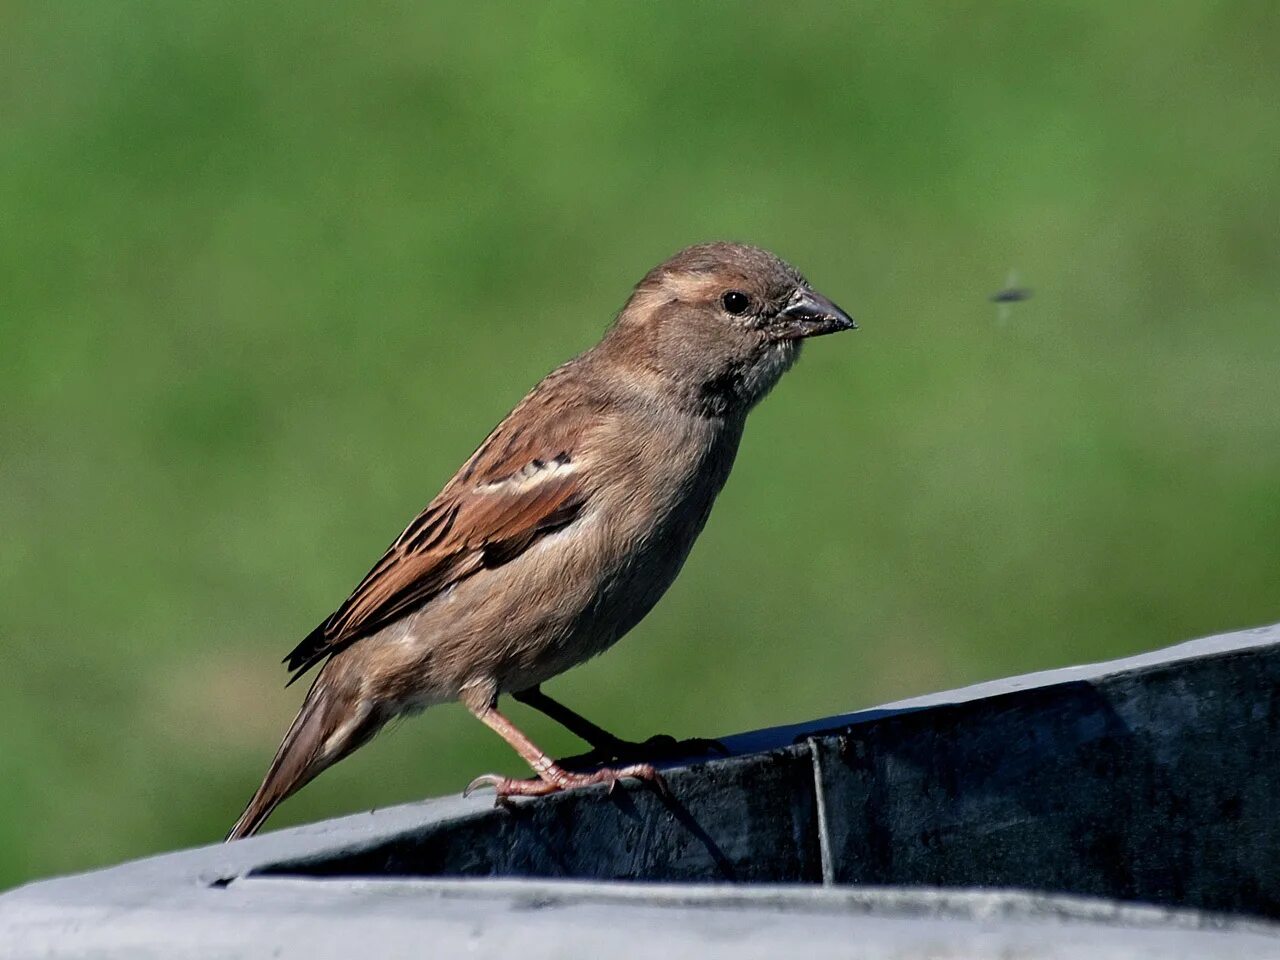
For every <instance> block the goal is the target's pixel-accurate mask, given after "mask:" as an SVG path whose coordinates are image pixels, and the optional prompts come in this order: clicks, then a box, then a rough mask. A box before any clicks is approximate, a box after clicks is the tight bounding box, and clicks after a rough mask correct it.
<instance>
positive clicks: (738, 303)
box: [720, 290, 751, 317]
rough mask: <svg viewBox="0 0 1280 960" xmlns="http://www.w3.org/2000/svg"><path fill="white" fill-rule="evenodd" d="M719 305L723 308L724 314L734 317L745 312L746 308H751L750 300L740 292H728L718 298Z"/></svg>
mask: <svg viewBox="0 0 1280 960" xmlns="http://www.w3.org/2000/svg"><path fill="white" fill-rule="evenodd" d="M720 305H721V306H723V307H724V309H725V312H726V313H731V314H733V315H734V316H735V317H736V316H739V315H740V314H743V313H746V312H747V307H749V306H751V298H750V297H748V296H747V295H746V294H745V293H743V292H742V291H741V290H730V291H729V292H728V293H726V294H725V295H724V296H723V297H721V298H720Z"/></svg>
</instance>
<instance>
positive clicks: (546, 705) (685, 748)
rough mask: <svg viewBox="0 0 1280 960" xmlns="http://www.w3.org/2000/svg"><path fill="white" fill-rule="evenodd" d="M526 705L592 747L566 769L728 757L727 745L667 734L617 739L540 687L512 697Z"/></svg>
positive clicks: (521, 691) (566, 762)
mask: <svg viewBox="0 0 1280 960" xmlns="http://www.w3.org/2000/svg"><path fill="white" fill-rule="evenodd" d="M511 696H512V697H514V698H515V699H516V700H518V701H519V702H520V703H523V704H524V705H525V706H529V707H533V709H535V710H537V711H538V712H540V713H543V714H545V715H546V716H548V717H550V718H551V719H552V720H554V721H555V722H556V723H558V724H560V726H562V727H564V728H565V729H566V730H568V731H569V732H570V733H572V734H573V735H574V736H575V737H577V738H578V739H580V740H584V741H585V742H587V743H589V744H590V745H591V752H590V753H584V754H582V755H580V756H577V757H570V758H569V759H568V760H566V761H564V765H565V766H569V767H574V766H591V765H593V764H600V763H610V762H618V763H628V762H634V761H638V760H671V759H677V758H680V757H687V756H691V755H694V754H699V753H711V752H712V751H717V752H719V753H721V754H723V755H727V754H728V752H729V751H728V750H726V749H725V747H724V744H722V743H719V742H718V741H716V740H704V739H703V738H701V737H692V738H690V739H688V740H677V739H676V738H675V737H673V736H670V735H669V734H665V733H658V734H654V735H653V736H652V737H650V738H649V739H648V740H645V741H643V742H642V743H634V742H632V741H630V740H623V739H622V738H621V737H615V736H614V735H613V734H612V733H610V732H609V731H608V730H605V729H604V728H602V727H598V726H596V725H595V724H594V723H592V722H591V721H590V720H588V719H587V718H586V717H584V716H582V714H580V713H577V712H576V711H574V710H570V709H569V708H568V707H566V706H565V705H564V704H563V703H560V702H559V701H558V700H554V699H552V698H551V697H549V696H547V694H545V693H543V692H542V688H541V687H538V686H533V687H530V688H529V689H528V690H520V691H518V692H516V693H513V694H512V695H511Z"/></svg>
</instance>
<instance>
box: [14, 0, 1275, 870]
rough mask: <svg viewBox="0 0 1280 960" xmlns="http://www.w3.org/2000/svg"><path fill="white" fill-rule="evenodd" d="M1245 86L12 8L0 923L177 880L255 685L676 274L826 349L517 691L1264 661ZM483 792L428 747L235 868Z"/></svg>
mask: <svg viewBox="0 0 1280 960" xmlns="http://www.w3.org/2000/svg"><path fill="white" fill-rule="evenodd" d="M1278 43H1280V16H1277V14H1276V12H1275V8H1274V5H1273V4H1269V3H1265V2H1220V3H1215V2H1207V0H1206V2H1173V3H1165V4H1154V3H1134V4H1123V5H1121V4H1111V3H1104V2H1101V0H1092V2H1085V0H1078V2H1067V3H1058V4H1047V3H1031V4H1026V3H1016V2H1000V3H984V4H978V3H958V4H950V5H946V6H945V7H944V8H939V7H938V6H937V5H926V4H918V5H896V6H885V5H879V4H853V5H835V4H821V3H800V4H796V3H788V4H778V3H763V4H754V5H750V6H747V5H734V6H732V7H731V6H730V5H727V4H714V3H709V4H702V5H697V6H691V5H676V4H634V5H625V6H624V5H608V6H601V5H599V4H586V3H576V4H555V5H550V6H542V5H536V6H535V5H529V6H525V5H520V4H500V5H481V6H478V7H477V6H474V5H463V4H435V5H431V4H411V3H403V2H394V0H378V2H372V3H368V2H366V3H362V4H360V5H354V4H337V5H330V6H326V7H323V8H320V7H316V6H314V5H311V4H303V3H299V2H284V3H280V4H273V5H268V6H265V7H264V6H262V5H259V4H250V3H247V2H243V0H215V2H211V3H207V4H203V5H200V6H192V5H180V6H176V7H175V6H172V5H162V4H156V3H146V2H137V0H115V2H112V3H105V2H83V3H77V4H35V3H30V2H19V3H18V4H16V5H14V4H10V5H9V6H7V7H6V8H5V9H4V10H3V11H0V111H2V113H0V116H2V117H3V124H0V218H2V222H3V230H0V529H2V530H3V536H2V537H0V597H2V599H3V603H2V604H0V649H2V650H3V656H4V661H5V664H4V668H3V669H0V886H4V885H8V884H12V883H15V882H19V881H21V880H24V879H28V878H31V877H35V876H39V875H44V874H49V873H52V872H58V871H68V870H73V869H79V868H85V867H89V866H93V865H97V864H102V863H106V862H109V861H112V860H116V859H120V858H124V857H129V856H136V855H141V854H145V853H149V852H153V851H159V850H164V849H167V848H171V847H174V846H178V845H186V844H196V843H202V842H208V841H212V840H215V839H217V838H218V837H220V836H221V834H222V832H223V831H224V830H225V829H226V827H227V825H228V824H229V823H230V822H231V820H232V819H234V817H235V815H236V814H237V813H238V812H239V810H240V807H241V805H242V804H243V802H244V801H245V799H246V798H247V796H248V794H249V792H250V791H251V790H252V788H253V787H254V786H255V785H256V783H257V780H258V777H259V776H260V775H261V773H262V771H263V769H264V767H265V764H266V762H267V760H268V758H269V756H270V754H271V752H272V751H273V750H274V748H275V746H276V743H277V742H278V738H279V736H280V735H281V733H282V732H283V730H284V727H285V725H286V723H287V722H288V720H289V719H290V717H291V715H292V711H293V710H294V708H295V707H296V705H297V702H298V700H299V694H298V693H297V692H296V691H295V690H290V691H288V692H284V691H283V690H282V689H281V688H280V685H281V682H282V681H283V679H284V675H283V673H282V671H281V669H280V667H279V665H278V663H277V661H278V660H279V658H280V657H281V656H282V655H283V654H284V653H285V652H286V651H287V650H288V649H289V648H290V647H291V646H292V644H293V643H294V642H295V641H296V639H297V638H298V637H299V636H301V635H302V634H303V633H305V632H306V631H307V630H308V629H309V628H310V627H312V626H313V625H314V624H315V623H316V622H317V621H318V620H319V619H320V618H321V617H323V616H324V615H325V614H327V613H328V612H329V610H330V609H331V608H332V607H333V606H334V604H336V602H337V601H338V600H340V599H341V598H342V597H343V596H345V595H346V593H347V591H348V590H349V588H350V587H351V586H352V585H353V584H354V583H355V581H356V580H357V579H358V578H359V577H360V576H361V575H362V574H363V573H364V572H365V570H366V569H367V567H368V565H369V564H370V563H371V562H372V560H373V559H374V558H375V557H376V556H377V555H378V553H379V552H380V551H381V549H382V548H383V547H384V546H385V545H386V543H387V542H388V541H389V540H390V539H391V538H392V537H394V536H395V534H397V533H398V532H399V530H400V528H401V526H402V525H403V524H404V523H405V522H406V521H407V520H408V519H409V517H410V516H412V514H413V513H414V512H415V511H416V510H417V509H418V508H419V507H420V506H421V505H422V504H423V503H424V502H425V501H426V499H428V498H429V497H430V496H431V495H433V494H434V493H435V492H436V490H437V489H438V487H439V485H440V484H441V483H442V482H443V481H444V480H445V479H446V478H447V476H448V475H449V473H450V472H451V471H452V469H453V468H454V467H455V466H456V465H457V464H458V463H459V462H460V461H461V460H462V459H463V458H464V457H465V456H466V455H467V453H469V452H470V450H471V448H472V447H473V445H474V444H475V443H476V442H477V441H478V440H479V439H480V438H481V437H482V436H483V435H484V433H485V431H486V430H487V429H488V428H489V427H490V426H491V425H492V424H493V423H494V422H496V421H497V420H498V419H499V418H500V417H501V416H502V414H503V413H504V412H505V411H506V410H507V409H508V408H509V407H510V406H511V404H513V403H514V402H515V401H516V400H517V399H519V397H520V396H521V395H522V394H523V393H524V392H525V390H526V389H527V388H528V387H529V386H530V385H532V384H533V383H534V382H535V381H536V380H537V379H538V378H539V377H540V376H541V375H542V374H543V373H545V372H546V371H547V370H548V369H550V368H551V367H552V366H554V365H555V364H556V363H558V362H559V361H561V360H562V359H565V358H566V357H568V356H569V355H571V354H572V353H574V352H576V351H578V350H580V349H582V348H584V347H585V346H587V345H588V344H590V343H591V342H592V341H593V340H594V339H595V338H596V337H597V336H598V334H599V332H600V331H601V329H602V328H603V327H604V326H605V325H606V323H607V322H608V320H609V318H610V316H611V314H612V312H613V311H614V310H615V309H616V308H617V307H618V305H619V304H620V303H621V301H622V299H623V298H624V296H625V294H626V292H627V290H628V288H629V286H630V284H631V283H633V282H634V281H635V280H636V279H637V278H638V277H639V276H640V275H641V274H642V273H643V272H644V271H645V270H646V269H647V268H648V267H649V266H651V265H652V264H653V263H655V262H657V261H658V260H660V259H661V258H663V257H665V256H666V255H668V254H669V253H671V252H673V251H674V250H675V249H677V248H679V247H680V246H683V245H684V244H686V243H689V242H693V241H697V240H702V239H709V238H721V237H723V238H733V239H743V240H748V241H751V242H755V243H759V244H762V245H765V246H768V247H771V248H773V249H775V250H777V251H778V252H779V253H781V254H782V255H784V256H786V257H787V258H789V259H792V260H793V261H794V262H796V263H797V264H799V265H800V266H801V268H802V269H803V270H805V271H806V273H807V274H808V275H809V276H810V278H811V279H812V280H813V281H814V283H815V284H816V285H817V286H818V287H819V288H820V289H822V290H824V291H825V292H827V293H829V294H830V295H831V296H832V297H834V298H835V299H836V300H837V301H838V302H840V303H841V304H843V305H845V306H846V307H847V308H848V309H850V310H851V311H852V312H853V313H854V314H855V315H856V316H857V317H858V318H859V319H860V320H861V321H862V322H863V327H864V329H863V330H862V332H860V333H858V334H854V335H850V336H848V337H840V338H834V339H831V340H826V341H821V342H818V343H815V344H812V345H811V348H810V349H809V350H808V351H807V353H806V357H805V359H804V360H803V362H802V363H801V365H800V367H799V369H798V370H797V371H796V372H795V373H794V374H792V375H791V376H790V377H789V378H788V379H787V380H786V381H785V382H784V383H783V385H782V386H781V387H780V388H779V389H778V391H777V393H776V394H775V396H774V397H772V398H770V400H769V401H768V402H767V403H766V404H765V405H764V406H763V407H762V408H761V409H760V411H759V412H758V413H756V414H755V415H754V422H753V423H752V425H751V428H750V429H749V430H748V435H747V439H746V441H745V445H744V449H743V451H742V455H741V457H740V459H739V464H738V469H737V471H736V473H735V476H734V478H733V480H732V482H731V483H730V485H729V487H728V489H727V490H726V492H725V494H724V496H723V498H722V501H721V503H720V505H719V507H718V508H717V511H716V513H715V515H714V517H713V519H712V521H711V523H710V525H709V528H708V530H707V532H706V533H705V535H704V536H703V539H702V541H701V543H700V544H699V546H698V548H697V549H696V550H695V552H694V555H693V557H692V559H691V560H690V562H689V565H688V566H687V568H686V571H685V573H684V575H683V576H682V578H681V580H680V581H679V582H678V583H677V585H676V586H675V587H674V588H673V590H672V592H671V594H670V595H669V597H668V598H667V599H666V600H665V601H664V603H663V604H662V605H660V607H659V608H658V610H656V611H655V612H654V614H653V615H652V616H651V617H650V618H649V619H648V620H647V621H646V622H645V623H644V624H642V625H641V626H640V627H639V628H638V629H637V630H636V631H635V633H634V634H633V635H632V636H630V637H629V638H628V639H627V640H626V641H625V642H624V643H622V644H620V645H619V646H618V647H617V648H615V650H614V651H612V652H611V653H610V654H609V655H608V656H606V657H604V658H602V659H600V660H598V661H595V662H593V663H591V664H589V665H587V666H585V667H582V668H580V669H579V670H577V671H574V672H572V673H570V674H569V675H567V676H565V677H564V678H563V679H561V680H558V681H557V682H556V683H555V684H553V685H552V687H551V690H552V691H553V692H554V693H556V694H562V695H563V696H564V698H565V699H566V700H567V701H568V702H570V703H572V704H573V705H575V706H577V707H579V708H580V709H582V710H583V711H584V712H586V713H588V714H589V715H590V716H592V717H593V718H595V719H597V720H598V721H599V722H601V723H602V724H604V725H605V726H607V727H610V728H615V729H617V730H618V731H619V732H621V733H623V734H628V735H634V736H644V735H647V734H649V733H652V732H655V731H656V730H659V729H662V730H665V731H667V732H670V733H673V734H677V735H694V734H702V735H715V734H721V733H727V732H732V731H736V730H740V729H748V728H753V727H759V726H765V725H769V724H775V723H781V722H786V721H794V720H799V719H803V718H808V717H813V716H819V715H824V714H830V713H835V712H839V711H844V710H848V709H852V708H855V707H859V706H866V705H871V704H874V703H877V702H881V701H885V700H889V699H893V698H896V697H901V696H904V695H907V694H911V693H917V692H924V691H927V690H930V689H934V688H938V687H941V686H946V685H955V684H961V683H965V682H968V681H973V680H977V679H980V678H985V677H992V676H998V675H1002V674H1008V673H1012V672H1018V671H1025V670H1032V669H1038V668H1045V667H1052V666H1055V665H1060V664H1065V663H1070V662H1077V661H1087V660H1092V659H1097V658H1103V657H1111V656H1116V655H1121V654H1125V653H1130V652H1134V651H1138V650H1143V649H1148V648H1151V647H1156V646H1159V645H1162V644H1166V643H1169V642H1172V641H1177V640H1181V639H1185V638H1188V637H1191V636H1195V635H1198V634H1205V633H1209V632H1214V631H1219V630H1223V629H1227V628H1231V627H1238V626H1246V625H1253V624H1257V623H1262V622H1269V621H1274V620H1277V619H1280V577H1278V570H1280V496H1278V494H1280V480H1278V478H1280V376H1277V365H1278V362H1280V309H1278V305H1280V244H1278V243H1277V240H1278V239H1280V236H1278V234H1280V185H1278V181H1277V177H1276V158H1277V156H1280V112H1278V111H1277V110H1276V107H1275V94H1276V90H1277V89H1280V60H1277V58H1276V57H1275V55H1274V51H1275V50H1276V49H1277V44H1278ZM1011 268H1016V270H1017V271H1018V272H1019V274H1020V276H1021V278H1022V280H1023V281H1024V282H1025V283H1027V284H1028V285H1030V286H1032V287H1034V288H1035V290H1036V296H1035V298H1034V299H1033V300H1031V301H1029V302H1027V303H1024V304H1018V305H1016V306H1015V308H1014V309H1012V310H1011V311H1010V317H1009V318H1008V320H1007V322H1004V323H1002V322H1000V321H999V320H998V319H997V313H996V309H995V308H994V307H993V306H992V305H991V304H989V303H987V302H986V300H985V297H986V295H987V294H989V293H990V292H992V291H993V290H995V289H998V288H999V287H1000V286H1001V285H1002V284H1003V283H1004V280H1005V276H1006V274H1007V272H1008V271H1009V270H1010V269H1011ZM514 713H515V714H516V715H517V716H519V717H520V718H521V719H526V718H527V711H523V710H522V709H519V708H517V710H516V711H514ZM529 726H530V729H531V731H532V732H533V733H534V734H536V735H537V736H538V737H540V738H541V739H542V740H544V741H545V742H546V744H547V745H548V746H549V747H550V748H552V749H555V750H558V751H572V750H574V749H576V745H575V744H574V743H573V741H572V740H571V739H569V738H568V737H567V736H566V735H563V734H561V733H559V732H557V731H555V730H554V729H552V728H551V727H549V726H548V725H547V724H546V723H545V722H542V721H540V720H536V719H530V720H529ZM488 769H500V770H509V771H513V772H514V771H519V770H520V769H521V768H520V764H519V762H518V760H516V758H515V757H514V756H513V755H511V754H510V752H509V751H508V750H507V749H506V748H505V747H504V746H503V745H502V744H500V743H499V742H497V740H496V738H494V737H493V736H492V734H490V733H489V732H488V731H486V730H484V729H483V728H482V727H481V726H480V725H479V724H476V723H475V722H474V721H472V720H470V719H469V718H467V717H466V716H465V715H464V714H463V713H462V711H461V710H460V709H457V708H441V709H438V710H434V711H432V712H430V713H429V714H428V715H426V716H425V717H423V718H419V719H415V720H411V721H408V722H406V723H405V724H404V725H403V726H401V727H399V728H397V730H395V731H394V732H391V733H389V734H387V735H384V736H383V737H382V738H381V739H380V740H379V741H378V742H377V743H376V744H374V745H373V746H371V747H370V748H368V749H366V750H364V751H361V752H360V753H359V754H358V755H357V756H355V757H353V758H352V759H351V760H349V761H347V762H345V763H343V764H342V765H340V766H339V767H338V768H335V769H334V770H333V771H331V772H329V773H326V774H325V776H324V777H322V778H321V779H320V780H318V781H317V782H316V783H315V784H314V785H312V786H311V787H309V788H308V789H306V790H305V791H303V793H302V794H300V795H299V796H298V797H297V798H296V799H294V800H293V801H291V802H289V803H288V804H286V806H285V807H284V808H283V809H282V810H281V811H280V812H279V814H278V815H277V816H276V818H275V819H274V821H273V824H274V825H275V826H283V825H285V824H288V823H292V822H297V821H300V820H305V819H311V818H317V817H322V816H328V815H332V814H336V813H339V812H343V811H349V810H356V809H362V808H368V807H372V806H375V805H386V804H390V803H394V802H397V801H403V800H407V799H411V798H417V797H422V796H427V795H431V794H437V793H442V792H448V791H453V790H456V789H458V788H459V787H460V786H461V785H462V784H463V783H465V782H466V780H467V779H468V778H469V777H470V776H471V775H472V774H475V773H477V772H481V771H484V770H488Z"/></svg>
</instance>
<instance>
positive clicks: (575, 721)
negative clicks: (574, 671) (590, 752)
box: [511, 687, 634, 757]
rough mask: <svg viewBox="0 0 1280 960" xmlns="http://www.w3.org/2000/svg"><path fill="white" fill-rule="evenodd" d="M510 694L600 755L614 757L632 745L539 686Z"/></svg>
mask: <svg viewBox="0 0 1280 960" xmlns="http://www.w3.org/2000/svg"><path fill="white" fill-rule="evenodd" d="M511 696H512V697H514V698H515V699H516V700H518V701H520V702H521V703H523V704H524V705H525V706H528V707H533V709H535V710H537V711H538V712H539V713H542V714H545V715H546V716H548V717H550V718H551V719H552V720H554V721H555V722H556V723H558V724H560V726H562V727H564V728H565V729H566V730H568V731H569V732H570V733H572V734H573V735H574V736H575V737H577V738H578V739H579V740H583V741H585V742H586V743H589V744H590V745H591V747H592V748H593V749H594V750H595V751H596V752H597V753H599V754H601V755H607V756H609V757H616V756H618V751H619V750H621V749H623V748H626V747H629V746H634V744H629V743H627V741H625V740H623V739H622V738H621V737H615V736H614V735H613V734H612V733H610V732H609V731H608V730H605V729H604V728H603V727H598V726H596V725H595V724H594V723H592V722H591V721H590V720H588V719H587V718H586V717H584V716H583V715H582V714H580V713H577V712H575V711H573V710H570V709H569V708H568V707H566V706H565V705H564V704H563V703H560V701H558V700H553V699H552V698H551V697H549V696H547V695H546V694H545V693H543V692H542V688H541V687H530V688H529V689H528V690H521V691H519V692H518V693H513V694H512V695H511Z"/></svg>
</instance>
